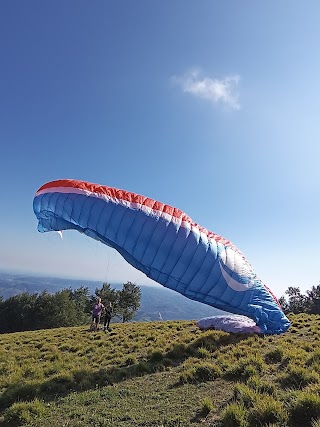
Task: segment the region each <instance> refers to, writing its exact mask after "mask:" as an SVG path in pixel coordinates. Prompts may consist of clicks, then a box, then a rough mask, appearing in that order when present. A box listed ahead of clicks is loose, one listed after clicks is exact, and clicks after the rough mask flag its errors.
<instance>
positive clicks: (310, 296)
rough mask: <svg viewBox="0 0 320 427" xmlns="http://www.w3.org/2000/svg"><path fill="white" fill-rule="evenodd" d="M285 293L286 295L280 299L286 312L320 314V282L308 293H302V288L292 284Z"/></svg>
mask: <svg viewBox="0 0 320 427" xmlns="http://www.w3.org/2000/svg"><path fill="white" fill-rule="evenodd" d="M285 294H286V297H285V296H282V297H281V298H280V299H279V303H280V304H281V306H282V308H283V311H284V312H285V313H294V314H298V313H309V314H320V284H319V285H318V286H312V288H311V289H310V290H307V292H306V294H302V293H301V291H300V288H298V287H293V286H290V287H289V288H288V289H287V290H286V292H285Z"/></svg>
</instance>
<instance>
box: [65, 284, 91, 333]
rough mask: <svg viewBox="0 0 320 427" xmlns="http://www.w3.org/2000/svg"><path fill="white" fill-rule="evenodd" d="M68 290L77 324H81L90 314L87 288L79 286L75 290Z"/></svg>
mask: <svg viewBox="0 0 320 427" xmlns="http://www.w3.org/2000/svg"><path fill="white" fill-rule="evenodd" d="M69 292H70V297H71V300H72V301H73V302H74V304H75V307H76V311H77V317H78V324H79V325H82V324H84V323H86V322H88V317H89V316H90V314H91V304H90V296H89V288H87V287H84V286H80V288H78V289H75V290H72V289H69Z"/></svg>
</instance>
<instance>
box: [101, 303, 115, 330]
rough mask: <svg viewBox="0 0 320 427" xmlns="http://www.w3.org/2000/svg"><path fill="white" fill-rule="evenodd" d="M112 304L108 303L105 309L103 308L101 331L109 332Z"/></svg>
mask: <svg viewBox="0 0 320 427" xmlns="http://www.w3.org/2000/svg"><path fill="white" fill-rule="evenodd" d="M112 311H113V309H112V303H111V302H109V303H108V304H107V305H106V306H105V307H104V324H103V330H104V332H106V331H107V330H108V331H111V329H110V327H109V325H110V320H111V317H112Z"/></svg>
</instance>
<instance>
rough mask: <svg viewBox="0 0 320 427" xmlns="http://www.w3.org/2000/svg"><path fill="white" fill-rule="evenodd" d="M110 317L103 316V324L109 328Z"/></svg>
mask: <svg viewBox="0 0 320 427" xmlns="http://www.w3.org/2000/svg"><path fill="white" fill-rule="evenodd" d="M110 320H111V317H107V316H105V318H104V323H103V326H104V327H105V328H106V327H107V328H109V325H110Z"/></svg>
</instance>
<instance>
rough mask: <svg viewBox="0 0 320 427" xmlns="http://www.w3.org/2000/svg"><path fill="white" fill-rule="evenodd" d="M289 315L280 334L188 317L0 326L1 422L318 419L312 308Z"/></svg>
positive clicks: (44, 426) (156, 424) (318, 321)
mask: <svg viewBox="0 0 320 427" xmlns="http://www.w3.org/2000/svg"><path fill="white" fill-rule="evenodd" d="M291 317H292V321H293V322H292V323H293V324H294V327H293V328H292V330H291V329H290V330H289V331H288V332H287V333H285V334H283V335H279V336H257V335H253V336H250V335H241V334H240V335H236V334H229V333H226V332H221V331H214V330H211V331H206V332H203V331H200V330H199V329H198V328H197V327H196V326H195V323H194V322H191V321H169V322H150V323H127V324H113V325H112V330H111V332H108V333H104V332H102V331H99V332H96V333H94V332H89V331H88V328H87V327H72V328H59V329H51V330H41V331H29V332H24V333H13V334H4V335H0V411H1V412H0V425H1V422H2V423H4V425H17V426H18V425H22V426H23V425H25V426H37V427H40V426H41V427H49V426H50V427H53V426H57V425H59V426H60V425H67V426H68V427H77V426H79V427H80V426H86V425H91V424H94V423H96V424H97V425H104V426H115V425H116V426H119V427H123V426H134V425H137V426H138V425H139V426H153V427H160V426H166V427H168V426H184V427H186V426H189V425H190V426H191V425H192V426H193V427H197V426H207V427H209V426H210V427H223V426H236V427H237V426H244V427H251V426H255V425H259V426H260V425H265V426H267V425H270V426H271V425H272V426H276V425H277V426H282V427H287V426H288V427H292V425H295V424H294V423H299V424H297V425H301V426H302V425H303V426H304V427H308V426H310V427H311V426H313V425H314V426H317V422H318V418H319V419H320V412H319V411H320V402H319V399H320V379H319V376H320V350H319V348H320V345H319V344H320V332H319V331H320V328H319V326H320V316H315V315H312V316H308V315H306V314H301V315H296V316H291ZM308 407H310V408H311V410H309V411H307V409H306V408H308ZM97 414H98V415H97ZM310 414H312V416H311V415H310ZM14 423H15V424H14Z"/></svg>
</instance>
